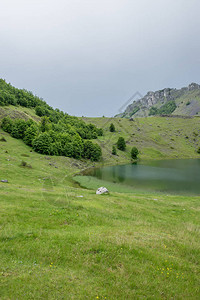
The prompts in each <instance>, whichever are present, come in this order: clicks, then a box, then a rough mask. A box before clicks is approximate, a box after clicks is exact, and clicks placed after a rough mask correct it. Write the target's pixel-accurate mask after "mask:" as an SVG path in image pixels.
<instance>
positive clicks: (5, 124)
mask: <svg viewBox="0 0 200 300" xmlns="http://www.w3.org/2000/svg"><path fill="white" fill-rule="evenodd" d="M1 128H2V129H3V130H4V131H5V132H8V133H11V131H12V128H13V120H12V119H11V118H9V117H5V118H3V119H2V122H1Z"/></svg>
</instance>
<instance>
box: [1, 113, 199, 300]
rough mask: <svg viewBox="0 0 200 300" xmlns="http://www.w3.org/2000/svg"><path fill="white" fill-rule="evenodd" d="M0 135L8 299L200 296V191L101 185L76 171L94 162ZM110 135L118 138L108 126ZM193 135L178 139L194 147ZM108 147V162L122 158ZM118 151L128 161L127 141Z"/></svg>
mask: <svg viewBox="0 0 200 300" xmlns="http://www.w3.org/2000/svg"><path fill="white" fill-rule="evenodd" d="M155 120H156V119H155ZM162 120H163V119H162ZM97 121H98V120H97ZM97 121H96V123H98V122H97ZM100 121H101V122H103V121H104V120H103V118H102V119H101V120H99V122H100ZM117 122H118V121H117ZM121 122H122V121H121ZM123 122H126V124H131V125H130V128H131V130H132V127H131V126H135V125H132V123H131V122H130V121H128V120H125V121H124V120H123ZM140 122H141V123H140ZM140 122H139V124H140V126H142V122H145V120H144V121H142V120H141V121H140ZM160 122H161V120H160ZM165 122H166V121H165ZM151 123H152V126H159V125H157V124H158V123H157V120H156V125H154V119H153V118H152V119H151ZM143 126H146V124H144V125H143ZM152 126H151V127H152ZM163 126H164V125H163ZM128 130H129V129H128ZM188 130H190V131H191V132H193V130H194V129H193V128H188V127H186V126H185V132H183V133H182V135H184V134H186V131H187V132H188ZM118 134H121V132H119V133H118ZM123 134H124V136H125V137H126V132H125V133H123ZM115 135H117V133H116V134H115ZM136 135H137V133H136ZM157 135H158V133H156V132H155V133H153V132H152V133H151V137H148V138H145V136H144V143H145V145H146V148H147V149H152V150H148V151H147V150H145V149H144V150H142V153H140V157H141V156H142V155H143V156H144V157H146V156H148V155H150V154H151V155H152V154H154V155H156V153H157V151H159V150H157V149H158V148H159V147H160V148H161V146H160V144H159V146H158V147H157V148H151V147H153V145H154V144H153V140H154V141H155V138H156V137H157ZM0 136H1V137H4V139H6V142H5V141H0V177H1V178H0V180H2V179H7V180H8V183H3V182H0V207H1V210H0V229H1V235H0V276H1V277H0V278H1V283H0V295H1V296H0V298H1V299H199V292H200V291H199V286H200V279H199V278H200V276H199V275H200V274H199V260H200V253H199V240H200V239H199V238H200V236H199V233H200V226H199V217H200V216H199V214H200V213H199V212H200V202H199V200H200V199H199V197H192V196H191V197H189V196H187V197H184V196H177V195H176V196H173V195H170V196H169V195H164V194H163V195H161V194H160V195H159V194H147V193H142V192H139V191H138V192H137V191H133V190H130V191H128V193H127V191H126V193H123V190H122V191H121V193H119V192H111V193H110V194H109V195H96V194H95V190H94V186H91V189H89V190H88V189H84V188H80V186H79V185H78V184H77V183H75V182H74V181H73V176H74V175H77V174H79V173H80V171H81V170H83V169H87V168H88V167H92V166H94V165H95V164H94V163H91V162H89V161H87V160H82V161H79V160H75V159H70V158H66V157H55V156H52V157H50V156H44V155H40V154H37V153H35V152H32V149H31V148H30V147H28V146H26V145H25V144H24V143H23V142H22V141H21V140H16V139H13V138H12V137H10V136H9V135H8V134H6V133H4V132H3V131H0ZM104 139H105V141H106V140H109V142H108V145H109V143H110V145H111V143H113V141H115V139H113V141H111V140H110V133H109V132H108V131H107V129H106V128H105V135H104ZM141 140H142V138H141ZM141 140H140V139H139V136H138V142H139V143H141ZM177 140H179V138H178V139H177ZM150 141H151V143H152V146H151V147H150V144H148V143H150ZM193 142H194V141H193ZM188 143H189V142H188ZM188 145H189V146H188V148H187V143H185V140H184V139H183V140H181V138H180V143H179V141H178V142H177V149H183V152H182V154H183V155H182V156H183V157H185V156H188V157H191V156H192V157H196V152H195V151H194V147H192V142H191V143H189V144H188ZM178 147H179V148H178ZM185 149H188V151H187V152H186V151H185ZM171 150H172V149H171ZM171 150H169V153H171ZM175 151H178V150H175ZM118 152H119V151H118ZM104 153H105V154H104V160H105V164H109V163H110V164H112V163H113V162H114V163H117V161H115V160H114V159H113V160H110V161H109V155H110V154H109V146H107V148H106V147H105V149H104ZM159 153H166V151H165V150H164V148H163V150H160V152H159ZM175 153H176V152H175ZM175 153H174V154H175ZM123 155H125V156H123ZM159 157H160V155H159ZM117 158H118V160H119V162H122V161H126V162H128V161H130V158H129V154H128V150H127V152H125V153H124V154H120V156H118V157H117ZM22 161H24V162H25V163H26V164H24V163H22ZM102 163H103V162H101V163H96V166H98V165H101V164H102ZM24 165H25V166H24Z"/></svg>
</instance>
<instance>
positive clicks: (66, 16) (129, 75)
mask: <svg viewBox="0 0 200 300" xmlns="http://www.w3.org/2000/svg"><path fill="white" fill-rule="evenodd" d="M199 12H200V1H199V0H176V1H175V0H120V1H119V0H56V1H55V0H17V1H16V0H5V1H1V3H0V41H1V46H0V77H2V78H4V79H6V81H7V82H10V83H11V84H12V85H14V86H16V87H18V88H26V89H28V90H31V91H33V93H34V94H37V95H38V96H40V97H42V98H44V100H45V101H47V103H48V104H50V105H52V106H53V107H54V108H55V107H58V108H60V109H61V110H64V111H65V112H68V113H70V114H72V115H78V116H82V115H84V116H102V115H105V116H113V115H114V114H116V113H118V111H119V109H120V107H121V106H122V105H123V104H124V103H125V102H126V101H127V100H128V99H129V97H131V96H132V94H134V93H135V92H136V91H139V92H140V93H141V94H146V92H147V91H149V90H158V89H162V88H165V87H177V88H179V87H182V86H187V85H188V84H189V83H191V82H197V83H200V17H199Z"/></svg>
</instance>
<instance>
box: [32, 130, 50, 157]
mask: <svg viewBox="0 0 200 300" xmlns="http://www.w3.org/2000/svg"><path fill="white" fill-rule="evenodd" d="M51 143H52V138H51V137H50V135H49V134H48V133H46V132H44V133H41V134H40V135H39V136H37V137H36V138H35V139H34V140H33V149H34V150H35V151H36V152H39V153H41V154H47V155H49V154H51V152H52V151H51Z"/></svg>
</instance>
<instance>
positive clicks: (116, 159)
mask: <svg viewBox="0 0 200 300" xmlns="http://www.w3.org/2000/svg"><path fill="white" fill-rule="evenodd" d="M83 119H84V120H85V121H86V122H88V123H89V122H91V123H94V124H95V125H97V126H99V127H103V129H104V133H105V135H104V136H103V137H100V138H99V143H100V145H101V146H102V148H103V156H104V163H105V164H106V163H123V162H127V161H130V150H131V148H132V147H133V146H136V147H137V148H138V149H139V150H140V158H141V159H163V158H164V159H165V158H177V157H179V158H195V157H199V156H198V154H197V153H196V150H197V148H198V147H199V146H200V118H199V117H195V118H191V119H182V118H164V117H149V118H137V119H135V121H129V120H128V119H120V118H113V119H109V118H83ZM111 122H112V123H114V125H115V128H116V132H115V133H111V132H109V126H110V123H111ZM119 136H123V137H124V138H125V140H126V142H127V150H126V152H122V151H118V156H113V155H112V154H111V151H112V146H113V145H115V144H116V142H117V140H118V137H119Z"/></svg>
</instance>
